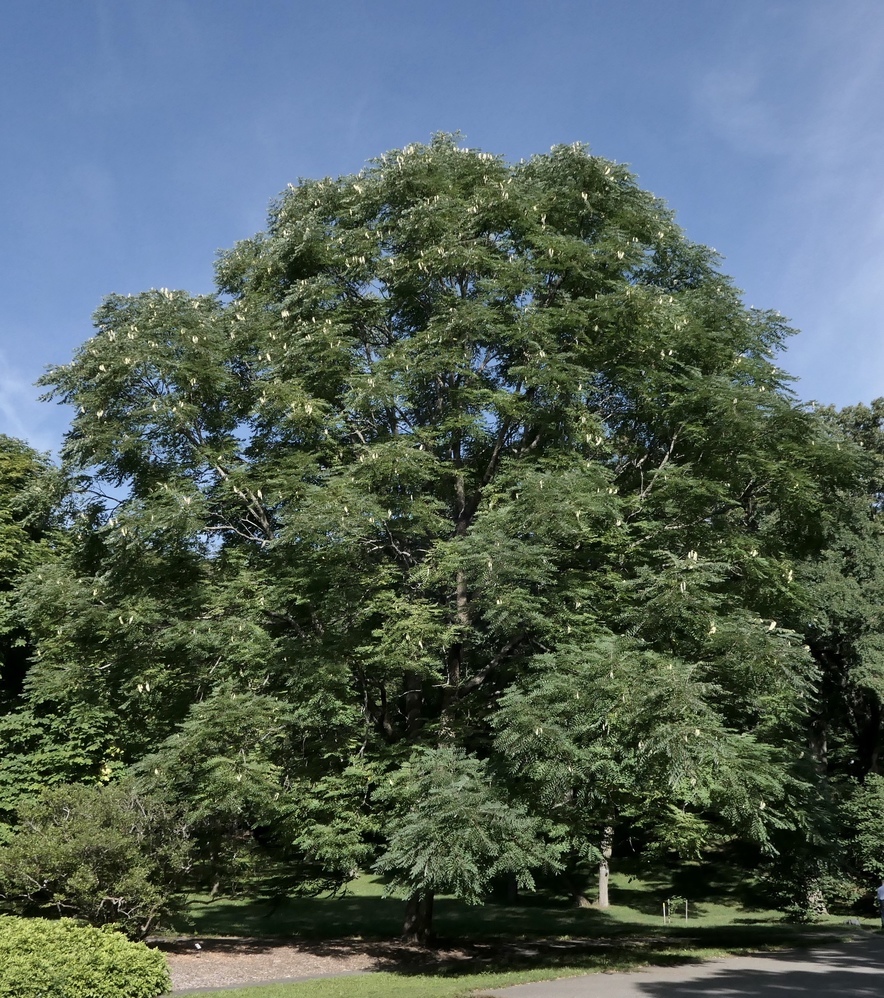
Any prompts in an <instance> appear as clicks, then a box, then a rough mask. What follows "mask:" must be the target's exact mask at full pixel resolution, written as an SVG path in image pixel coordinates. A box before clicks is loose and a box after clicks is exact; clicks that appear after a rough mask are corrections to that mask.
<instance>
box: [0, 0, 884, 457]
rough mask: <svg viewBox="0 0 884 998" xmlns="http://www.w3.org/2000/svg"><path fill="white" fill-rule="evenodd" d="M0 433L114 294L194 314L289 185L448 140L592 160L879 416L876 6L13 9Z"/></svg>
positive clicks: (882, 389) (850, 1)
mask: <svg viewBox="0 0 884 998" xmlns="http://www.w3.org/2000/svg"><path fill="white" fill-rule="evenodd" d="M0 16H2V21H0V110H2V114H0V121H2V142H3V155H2V156H0V294H2V301H3V303H4V308H3V310H2V314H0V432H2V433H8V434H11V435H14V436H20V437H23V438H25V439H27V440H28V441H29V442H31V443H32V444H33V445H34V446H36V447H38V448H41V449H47V450H48V449H51V450H54V449H56V448H57V446H58V444H59V442H60V439H61V435H62V433H63V432H64V429H65V427H66V424H67V413H66V412H65V410H64V409H63V408H59V407H56V406H50V405H46V404H41V403H38V402H37V401H36V396H37V391H36V389H34V388H33V387H32V383H33V381H34V380H35V379H36V378H37V377H38V376H39V375H40V373H41V372H42V371H43V370H44V369H45V367H46V366H48V365H50V364H54V363H63V362H65V361H67V360H68V359H69V358H70V356H71V354H72V353H73V351H74V350H75V349H76V347H77V346H78V345H79V344H80V343H81V342H83V340H85V339H86V338H87V337H88V336H89V335H91V321H90V317H91V314H92V312H93V311H94V310H95V308H96V307H97V306H98V304H99V303H100V301H101V299H102V297H103V296H104V295H106V294H108V293H111V292H122V293H125V292H137V291H140V290H143V289H146V288H149V287H170V288H185V289H187V290H189V291H193V292H205V291H209V290H211V287H212V265H213V261H214V258H215V254H216V252H217V250H219V249H222V248H226V247H229V246H231V245H232V244H233V243H234V242H235V241H236V240H238V239H241V238H244V237H247V236H249V235H251V234H253V233H254V232H256V231H257V230H259V229H261V228H262V227H263V224H264V218H265V213H266V209H267V205H268V202H269V201H270V199H271V198H272V197H273V196H274V195H275V194H277V193H278V192H279V191H280V190H282V189H283V188H284V187H285V186H286V184H287V183H289V182H296V181H297V178H298V177H313V176H320V175H323V176H324V175H337V174H341V173H347V172H351V171H354V170H357V169H359V167H360V166H361V165H362V164H363V163H364V161H365V160H367V159H369V158H371V157H373V156H376V155H379V154H380V153H382V152H384V151H385V150H387V149H389V148H393V147H396V146H400V145H404V144H407V143H409V142H414V141H423V140H426V139H428V138H429V136H430V135H431V133H433V132H435V131H440V130H441V131H454V130H460V131H462V132H463V133H464V134H465V135H466V138H467V142H468V143H469V144H470V145H473V146H479V147H482V148H484V149H486V150H488V151H490V152H494V153H502V154H504V155H505V156H506V157H507V158H510V159H519V158H520V157H523V156H529V155H530V154H531V153H533V152H542V151H545V150H547V149H548V148H549V147H550V146H551V145H553V144H554V143H559V142H573V141H578V140H579V141H585V142H587V143H589V145H590V147H591V149H592V150H593V151H594V152H596V153H598V154H600V155H603V156H606V157H609V158H611V159H615V160H618V161H620V162H626V163H629V164H630V165H631V167H632V169H633V170H634V171H635V172H636V173H637V174H638V177H639V181H640V183H641V184H642V185H643V186H644V187H646V188H648V189H650V190H652V191H653V192H654V193H655V194H657V195H659V196H660V197H662V198H664V199H665V200H666V201H668V202H669V204H670V205H671V206H672V207H673V208H674V209H675V211H676V213H677V217H678V220H679V221H680V223H681V224H682V226H683V227H684V228H685V229H686V231H687V233H688V235H689V236H690V237H691V238H693V239H695V240H697V241H700V242H705V243H708V244H709V245H712V246H715V247H716V248H717V249H718V250H719V251H720V252H722V253H723V254H724V256H725V263H724V269H725V270H726V271H727V272H728V273H730V274H731V275H732V276H733V277H734V279H735V281H736V283H737V284H738V286H740V287H742V288H743V289H744V290H745V292H746V302H747V304H750V305H756V306H759V307H765V308H776V309H778V310H779V311H781V312H783V313H784V314H785V315H787V316H789V318H790V319H791V320H792V322H793V324H794V325H795V326H797V327H798V328H800V329H801V330H802V332H801V334H800V335H799V336H798V337H796V338H795V339H794V340H793V341H792V345H791V346H790V348H789V350H788V352H787V354H786V356H785V357H784V358H783V360H782V362H781V363H782V365H783V366H784V367H786V369H787V370H789V371H791V372H792V373H794V374H796V375H798V376H799V377H800V379H801V380H800V382H799V384H798V388H797V390H798V392H799V393H800V395H801V396H802V397H804V398H806V399H810V398H816V399H819V400H821V401H825V402H834V403H836V404H839V405H844V404H850V403H853V402H857V401H869V400H871V399H872V398H875V397H877V396H879V395H884V337H882V335H881V329H882V317H884V128H882V125H884V2H882V0H838V2H837V3H836V2H834V0H736V2H732V3H728V2H726V0H619V2H616V0H605V2H597V0H582V2H571V0H545V2H540V0H536V2H528V0H508V2H503V0H470V2H465V0H423V2H421V0H388V2H384V0H375V2H373V3H365V2H359V0H289V2H283V0H254V2H250V3H249V2H246V0H6V2H5V4H4V5H3V12H2V15H0Z"/></svg>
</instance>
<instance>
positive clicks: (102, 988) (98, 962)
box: [0, 915, 172, 998]
mask: <svg viewBox="0 0 884 998" xmlns="http://www.w3.org/2000/svg"><path fill="white" fill-rule="evenodd" d="M171 985H172V982H171V979H170V977H169V970H168V967H167V966H166V958H165V957H164V956H163V954H162V953H159V952H157V951H156V950H152V949H148V947H147V946H145V945H144V943H138V942H132V941H130V940H128V939H126V937H125V936H124V935H122V934H121V933H120V932H117V931H116V930H114V929H111V928H110V927H104V928H100V929H99V928H95V927H93V926H89V925H82V924H81V923H79V922H76V921H74V920H73V919H70V918H62V919H58V920H57V921H51V920H49V919H45V918H18V917H16V916H13V915H0V998H157V996H158V995H161V994H164V993H165V992H166V991H168V990H169V989H170V988H171Z"/></svg>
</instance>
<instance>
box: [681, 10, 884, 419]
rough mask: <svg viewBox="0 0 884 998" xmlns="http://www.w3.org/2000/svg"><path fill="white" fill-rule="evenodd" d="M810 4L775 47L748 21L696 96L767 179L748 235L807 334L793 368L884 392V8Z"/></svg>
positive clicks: (829, 387)
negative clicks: (883, 122)
mask: <svg viewBox="0 0 884 998" xmlns="http://www.w3.org/2000/svg"><path fill="white" fill-rule="evenodd" d="M786 8H788V13H789V16H790V17H791V16H792V15H793V14H794V10H795V9H794V7H792V6H791V5H785V7H784V8H782V9H781V8H773V9H774V10H775V11H777V12H778V14H779V15H784V12H785V9H786ZM805 9H806V12H807V13H806V16H804V17H801V18H795V19H794V20H792V21H790V22H789V23H790V25H791V26H790V27H789V29H788V30H785V29H784V28H783V25H782V23H781V24H780V30H779V31H778V32H774V33H773V34H772V38H771V40H770V41H768V42H765V41H764V40H763V39H762V40H761V41H759V39H758V35H759V24H758V21H757V19H756V20H755V22H754V23H749V22H747V23H746V24H744V25H742V26H741V32H740V34H739V35H738V37H736V38H735V41H734V44H733V47H732V48H731V49H730V50H729V51H728V52H727V53H726V54H725V58H724V59H723V60H722V61H721V62H720V63H719V64H718V65H716V66H714V67H709V68H708V69H707V71H706V72H705V73H704V74H703V75H702V76H701V78H700V79H699V81H698V87H697V92H696V99H695V102H696V107H697V109H698V112H699V116H700V118H701V119H702V120H703V121H704V122H705V126H706V128H707V129H708V131H709V132H710V133H711V135H712V136H714V137H715V138H716V139H718V140H719V141H722V140H723V141H724V142H725V143H727V144H728V145H729V147H730V149H731V153H732V154H736V156H737V157H738V158H741V159H742V160H743V162H744V163H745V170H746V171H756V170H764V171H770V180H771V182H770V183H769V184H766V185H765V190H766V194H765V196H764V201H763V203H755V204H752V205H750V206H747V207H748V208H749V210H748V212H747V219H746V222H745V228H746V230H747V233H748V234H749V236H748V237H750V238H751V239H752V241H753V243H755V244H756V245H757V247H758V254H757V255H758V260H757V262H756V266H757V267H758V274H757V275H756V287H757V288H758V290H760V291H761V292H763V293H764V294H765V296H766V297H767V296H768V295H769V300H768V301H766V302H765V304H769V305H771V306H773V307H778V308H781V309H782V310H783V311H785V312H787V313H789V314H791V316H792V318H793V319H794V320H795V321H796V323H797V325H799V326H800V327H801V328H802V329H803V333H804V335H803V336H802V337H800V338H799V340H798V341H796V342H795V344H794V346H793V348H792V350H791V351H790V361H793V362H794V363H789V364H788V365H787V366H790V367H793V368H795V367H796V366H797V368H798V370H797V372H796V373H799V374H800V375H801V376H802V379H803V381H804V382H805V383H806V385H805V388H806V390H809V391H810V393H812V394H814V395H816V396H817V397H820V398H823V399H825V400H835V401H839V402H847V401H855V400H857V399H858V398H860V397H862V398H870V397H872V396H875V395H881V394H884V337H882V336H881V335H880V327H881V316H882V315H884V190H882V185H881V177H882V176H884V136H882V133H881V129H880V113H881V112H880V95H881V94H882V93H884V60H882V59H881V52H882V51H884V7H882V6H881V5H880V4H879V3H866V2H864V0H863V2H858V3H853V4H845V5H839V6H838V7H835V6H831V5H828V4H812V5H808V6H807V8H805ZM753 32H754V36H753V35H752V33H753ZM750 38H752V39H753V40H754V44H749V43H748V42H749V40H750ZM784 41H785V42H788V43H791V44H787V45H785V46H784ZM741 278H742V275H741ZM755 294H756V288H753V298H754V297H755Z"/></svg>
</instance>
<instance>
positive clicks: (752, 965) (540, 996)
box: [482, 937, 884, 998]
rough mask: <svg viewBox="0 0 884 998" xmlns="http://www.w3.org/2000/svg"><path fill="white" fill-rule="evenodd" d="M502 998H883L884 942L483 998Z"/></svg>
mask: <svg viewBox="0 0 884 998" xmlns="http://www.w3.org/2000/svg"><path fill="white" fill-rule="evenodd" d="M482 994H483V995H486V994H487V995H494V996H499V998H749V996H752V998H803V996H805V995H813V996H817V995H819V996H822V998H834V996H836V995H837V996H839V998H884V940H881V939H878V938H875V937H869V938H864V939H860V940H857V941H856V942H853V943H839V944H837V945H833V946H824V947H820V948H818V949H814V950H812V951H808V952H795V951H792V952H790V953H782V954H774V955H771V956H751V957H730V958H727V959H723V960H712V961H710V962H709V963H703V964H692V965H690V964H689V965H686V966H682V967H649V968H647V969H646V970H643V971H637V972H635V973H630V974H590V975H588V976H586V977H568V978H563V979H562V980H558V981H544V982H540V983H536V984H519V985H516V986H515V987H512V988H501V989H499V990H496V991H487V992H482Z"/></svg>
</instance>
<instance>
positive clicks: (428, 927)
mask: <svg viewBox="0 0 884 998" xmlns="http://www.w3.org/2000/svg"><path fill="white" fill-rule="evenodd" d="M432 935H433V892H432V891H427V892H426V893H425V894H412V895H411V897H410V898H409V899H408V900H407V901H406V902H405V924H404V925H403V926H402V938H403V939H404V940H405V942H408V943H417V944H418V945H419V946H426V944H427V943H428V942H429V941H430V939H431V938H432Z"/></svg>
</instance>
